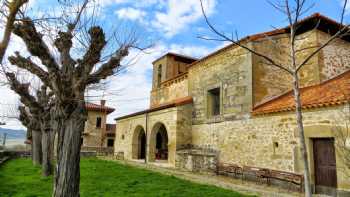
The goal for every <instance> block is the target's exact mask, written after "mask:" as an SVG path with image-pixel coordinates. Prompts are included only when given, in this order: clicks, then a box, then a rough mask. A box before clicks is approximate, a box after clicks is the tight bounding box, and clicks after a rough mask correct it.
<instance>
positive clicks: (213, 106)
mask: <svg viewBox="0 0 350 197" xmlns="http://www.w3.org/2000/svg"><path fill="white" fill-rule="evenodd" d="M208 112H209V115H210V116H217V115H220V88H214V89H211V90H209V91H208Z"/></svg>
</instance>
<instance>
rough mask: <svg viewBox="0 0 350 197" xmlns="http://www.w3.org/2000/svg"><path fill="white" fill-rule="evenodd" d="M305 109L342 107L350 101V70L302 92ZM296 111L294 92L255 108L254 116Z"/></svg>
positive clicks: (303, 89)
mask: <svg viewBox="0 0 350 197" xmlns="http://www.w3.org/2000/svg"><path fill="white" fill-rule="evenodd" d="M300 96H301V102H302V108H303V109H311V108H318V107H327V106H334V105H341V104H344V103H346V102H349V101H350V70H348V71H346V72H344V73H343V74H341V75H338V76H337V77H334V78H333V79H330V80H328V81H325V82H323V83H321V84H318V85H313V86H308V87H305V88H302V89H301V90H300ZM294 109H295V102H294V94H293V91H289V92H287V93H285V94H283V95H281V96H278V97H276V98H273V99H271V100H269V101H267V102H265V103H262V104H260V105H258V106H255V107H254V109H253V112H252V113H253V115H259V114H268V113H276V112H284V111H291V110H294Z"/></svg>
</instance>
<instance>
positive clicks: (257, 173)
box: [242, 166, 270, 184]
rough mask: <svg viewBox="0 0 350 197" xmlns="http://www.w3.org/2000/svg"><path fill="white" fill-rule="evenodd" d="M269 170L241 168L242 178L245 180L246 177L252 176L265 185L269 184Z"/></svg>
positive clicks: (250, 167) (249, 167)
mask: <svg viewBox="0 0 350 197" xmlns="http://www.w3.org/2000/svg"><path fill="white" fill-rule="evenodd" d="M269 173H270V172H269V169H266V168H259V167H252V166H243V176H242V178H246V176H247V175H252V176H254V177H255V178H257V180H258V181H259V182H261V183H263V182H264V181H265V183H266V184H269V183H270V179H269V178H270V176H269Z"/></svg>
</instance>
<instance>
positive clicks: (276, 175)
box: [269, 170, 304, 192]
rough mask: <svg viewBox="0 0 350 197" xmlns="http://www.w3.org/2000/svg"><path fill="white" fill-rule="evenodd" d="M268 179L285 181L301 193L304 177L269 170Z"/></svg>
mask: <svg viewBox="0 0 350 197" xmlns="http://www.w3.org/2000/svg"><path fill="white" fill-rule="evenodd" d="M269 177H270V178H273V179H277V180H281V181H287V182H290V183H293V184H295V185H298V186H299V189H300V192H302V191H303V188H304V187H303V186H304V176H303V175H301V174H296V173H292V172H284V171H279V170H270V173H269Z"/></svg>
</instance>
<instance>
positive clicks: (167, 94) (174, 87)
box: [150, 73, 188, 108]
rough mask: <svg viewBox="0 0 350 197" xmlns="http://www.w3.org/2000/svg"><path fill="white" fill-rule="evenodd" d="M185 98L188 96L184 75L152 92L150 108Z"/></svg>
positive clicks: (185, 75) (186, 81) (185, 76)
mask: <svg viewBox="0 0 350 197" xmlns="http://www.w3.org/2000/svg"><path fill="white" fill-rule="evenodd" d="M186 96H188V80H187V74H186V73H185V74H183V75H181V76H179V77H177V78H175V79H173V80H170V81H167V82H165V84H162V87H161V88H158V89H154V90H152V92H151V99H150V101H151V108H152V107H156V106H159V105H162V104H165V103H170V102H172V101H174V100H176V99H179V98H184V97H186Z"/></svg>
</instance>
